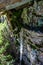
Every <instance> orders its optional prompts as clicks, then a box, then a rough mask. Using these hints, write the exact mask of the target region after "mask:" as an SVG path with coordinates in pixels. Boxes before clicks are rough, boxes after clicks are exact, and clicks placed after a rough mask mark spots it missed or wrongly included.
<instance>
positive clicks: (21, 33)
mask: <svg viewBox="0 0 43 65" xmlns="http://www.w3.org/2000/svg"><path fill="white" fill-rule="evenodd" d="M22 55H23V29H22V30H21V32H20V65H21V64H22Z"/></svg>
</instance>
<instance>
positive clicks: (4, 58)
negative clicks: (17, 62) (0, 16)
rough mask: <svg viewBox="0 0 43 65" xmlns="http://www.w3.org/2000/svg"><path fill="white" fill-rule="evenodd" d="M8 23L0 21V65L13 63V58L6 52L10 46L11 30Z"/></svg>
mask: <svg viewBox="0 0 43 65" xmlns="http://www.w3.org/2000/svg"><path fill="white" fill-rule="evenodd" d="M7 26H8V25H7V23H6V21H5V22H4V23H0V65H13V64H12V62H13V58H12V56H11V55H10V54H8V53H7V52H6V49H8V48H10V40H9V32H8V30H7Z"/></svg>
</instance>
